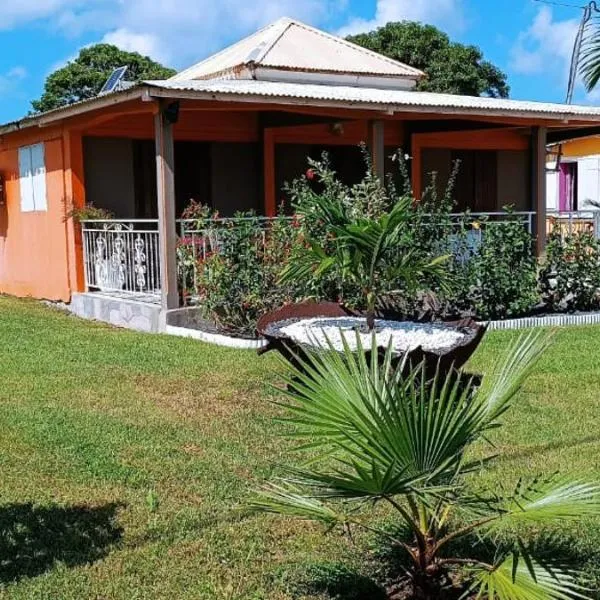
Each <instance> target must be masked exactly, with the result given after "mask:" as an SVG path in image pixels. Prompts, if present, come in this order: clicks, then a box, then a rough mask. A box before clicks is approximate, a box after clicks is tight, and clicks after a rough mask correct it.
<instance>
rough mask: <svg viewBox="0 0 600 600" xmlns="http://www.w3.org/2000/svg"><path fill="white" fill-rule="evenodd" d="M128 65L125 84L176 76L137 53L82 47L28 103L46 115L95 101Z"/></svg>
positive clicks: (97, 46) (99, 47)
mask: <svg viewBox="0 0 600 600" xmlns="http://www.w3.org/2000/svg"><path fill="white" fill-rule="evenodd" d="M124 66H127V67H128V70H127V75H126V79H127V81H133V82H139V81H142V80H144V79H167V78H168V77H172V76H173V75H175V73H176V71H175V70H174V69H169V68H168V67H164V66H163V65H161V64H159V63H157V62H155V61H153V60H152V59H151V58H149V57H147V56H142V55H141V54H139V53H137V52H126V51H124V50H120V49H119V48H117V47H116V46H113V45H111V44H95V45H94V46H89V47H87V48H83V49H82V50H81V51H80V52H79V56H78V57H77V58H76V59H75V60H71V61H69V62H68V63H67V64H66V65H65V66H64V67H61V68H60V69H57V70H56V71H54V73H52V74H50V75H49V76H48V78H47V79H46V83H45V84H44V92H43V93H42V96H41V98H39V100H34V101H33V102H32V103H31V106H32V108H33V111H34V112H45V111H47V110H52V109H54V108H59V107H61V106H66V105H68V104H73V103H74V102H79V101H81V100H87V99H89V98H94V97H95V96H97V95H98V92H99V91H100V90H101V89H102V86H103V85H104V83H105V82H106V80H107V79H108V77H109V76H110V74H111V73H112V72H113V71H114V69H116V68H118V67H124Z"/></svg>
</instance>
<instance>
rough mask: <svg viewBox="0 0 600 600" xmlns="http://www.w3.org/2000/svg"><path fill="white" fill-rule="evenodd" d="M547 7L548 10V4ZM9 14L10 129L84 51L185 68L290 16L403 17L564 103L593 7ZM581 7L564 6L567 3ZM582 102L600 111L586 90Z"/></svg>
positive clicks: (5, 60) (360, 5)
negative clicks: (584, 12) (110, 48)
mask: <svg viewBox="0 0 600 600" xmlns="http://www.w3.org/2000/svg"><path fill="white" fill-rule="evenodd" d="M546 1H547V2H548V3H546ZM3 4H4V6H3V7H2V12H1V14H0V50H1V51H0V122H2V123H3V122H7V121H11V120H15V119H18V118H20V117H22V116H24V115H25V114H27V112H28V111H29V109H30V101H31V100H32V99H35V98H38V97H39V96H40V95H41V92H42V89H43V84H44V80H45V78H46V77H47V75H48V74H50V73H51V72H52V71H53V70H55V69H56V68H58V67H60V66H63V65H64V64H66V63H67V62H68V61H69V60H71V59H73V58H75V57H76V56H77V53H78V51H79V49H81V48H82V47H84V46H87V45H90V44H94V43H96V42H101V41H103V42H110V43H114V44H116V45H117V46H120V47H121V48H123V49H125V50H136V51H139V52H141V53H143V54H147V55H150V56H151V57H152V58H154V59H156V60H159V61H161V62H163V63H164V64H166V65H169V66H172V67H174V68H177V69H181V68H184V67H187V66H189V65H191V64H194V63H195V62H197V61H199V60H201V59H203V58H204V57H206V56H208V55H209V54H211V53H213V52H215V51H217V50H219V49H221V48H223V47H225V46H226V45H228V44H230V43H232V42H235V41H236V40H238V39H240V38H241V37H243V36H245V35H248V34H249V33H252V32H253V31H255V30H256V29H257V28H259V27H260V26H262V25H265V24H266V23H269V22H271V21H273V20H275V19H277V18H279V17H281V16H289V17H294V18H297V19H300V20H302V21H305V22H307V23H310V24H312V25H314V26H316V27H320V28H322V29H325V30H327V31H330V32H332V33H336V34H349V33H357V32H360V31H369V30H371V29H373V28H375V27H377V26H380V25H384V24H385V23H386V22H388V21H400V20H403V19H409V20H415V21H421V22H424V23H431V24H433V25H436V26H437V27H439V28H441V29H443V30H444V31H446V32H447V33H448V34H449V35H450V37H451V38H452V39H454V40H457V41H460V42H463V43H468V44H474V45H477V46H479V47H480V48H481V49H482V51H483V53H484V55H485V57H486V58H487V59H488V60H490V61H492V62H493V63H495V64H496V65H497V66H499V67H500V68H501V69H502V70H504V72H506V73H507V75H508V82H509V85H510V86H511V97H512V98H515V99H528V100H541V101H551V102H562V101H564V98H565V94H566V86H567V75H568V66H569V60H570V55H571V49H572V45H573V40H574V37H575V34H576V30H577V26H578V23H579V19H580V18H581V9H580V8H577V5H581V4H583V0H580V1H578V0H545V2H540V1H538V0H12V1H9V2H5V3H3ZM565 4H566V5H571V6H564V5H565ZM575 99H576V101H577V102H579V103H585V104H600V92H598V93H592V94H590V95H588V94H586V93H585V91H584V89H583V87H582V86H581V85H578V89H577V91H576V98H575Z"/></svg>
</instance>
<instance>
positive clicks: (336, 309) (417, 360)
mask: <svg viewBox="0 0 600 600" xmlns="http://www.w3.org/2000/svg"><path fill="white" fill-rule="evenodd" d="M348 316H352V317H356V316H359V315H357V313H356V312H353V311H350V310H347V309H345V308H344V307H343V306H340V305H339V304H336V303H334V302H301V303H297V304H289V305H287V306H283V307H282V308H280V309H278V310H275V311H272V312H269V313H267V314H265V315H263V316H262V317H261V318H260V320H259V321H258V324H257V332H258V334H259V335H261V336H262V337H264V338H265V339H266V340H267V345H266V346H265V347H264V348H261V349H260V350H259V353H260V354H264V353H265V352H269V351H271V350H277V351H278V352H279V353H280V354H281V355H282V356H283V357H284V358H285V359H286V360H288V361H289V362H290V363H292V364H293V365H294V366H296V367H300V366H301V364H302V363H303V362H305V361H308V360H310V352H311V351H312V352H314V350H315V347H314V346H310V345H305V344H301V343H299V342H297V341H296V340H293V339H292V338H290V337H289V336H287V335H285V334H282V333H280V332H279V331H278V328H277V327H276V325H277V324H280V323H282V322H285V323H286V324H287V323H291V322H294V321H301V320H304V319H313V318H319V317H321V318H339V317H348ZM385 318H386V319H390V320H398V321H400V320H402V321H404V322H405V321H406V319H394V318H393V316H392V315H391V314H389V313H387V314H386V315H385ZM436 325H439V326H441V327H448V328H451V329H454V330H457V331H460V332H461V333H463V334H464V336H463V337H462V338H461V339H460V340H459V341H458V342H457V343H456V344H454V345H453V346H450V347H445V348H442V349H440V350H439V351H434V350H423V348H421V347H418V348H414V349H413V350H410V351H409V352H408V356H406V354H407V353H406V352H401V351H398V353H397V355H396V356H395V357H394V363H395V364H398V363H399V362H400V361H402V360H404V359H405V358H406V364H407V368H410V367H411V366H416V365H418V364H421V363H424V365H425V370H426V372H427V373H428V374H429V375H431V376H433V375H435V373H436V371H438V372H439V373H440V375H444V374H446V373H449V372H450V371H451V370H458V369H460V368H461V367H463V365H464V364H465V363H466V362H467V361H468V360H469V358H471V356H472V355H473V353H474V352H475V350H476V349H477V347H478V346H479V344H480V342H481V340H482V339H483V336H484V334H485V332H486V329H487V327H486V326H485V325H482V324H480V323H477V322H476V321H474V320H473V319H463V320H460V321H449V322H440V323H436ZM385 350H386V348H385V347H384V346H381V347H380V348H379V349H378V351H379V355H380V356H381V357H383V355H384V354H385ZM367 354H368V355H370V354H371V351H370V350H369V351H367Z"/></svg>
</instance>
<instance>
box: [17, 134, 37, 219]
mask: <svg viewBox="0 0 600 600" xmlns="http://www.w3.org/2000/svg"><path fill="white" fill-rule="evenodd" d="M19 187H20V189H21V211H22V212H32V211H34V210H35V201H34V198H33V173H32V168H31V148H30V146H25V147H24V148H19Z"/></svg>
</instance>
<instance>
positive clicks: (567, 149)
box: [562, 137, 600, 158]
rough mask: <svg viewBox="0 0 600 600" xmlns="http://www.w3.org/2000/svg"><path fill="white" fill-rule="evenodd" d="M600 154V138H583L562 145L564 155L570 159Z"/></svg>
mask: <svg viewBox="0 0 600 600" xmlns="http://www.w3.org/2000/svg"><path fill="white" fill-rule="evenodd" d="M596 154H600V137H593V138H583V139H581V140H573V141H571V142H565V143H564V144H562V155H563V156H566V157H569V158H578V157H580V156H594V155H596Z"/></svg>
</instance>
